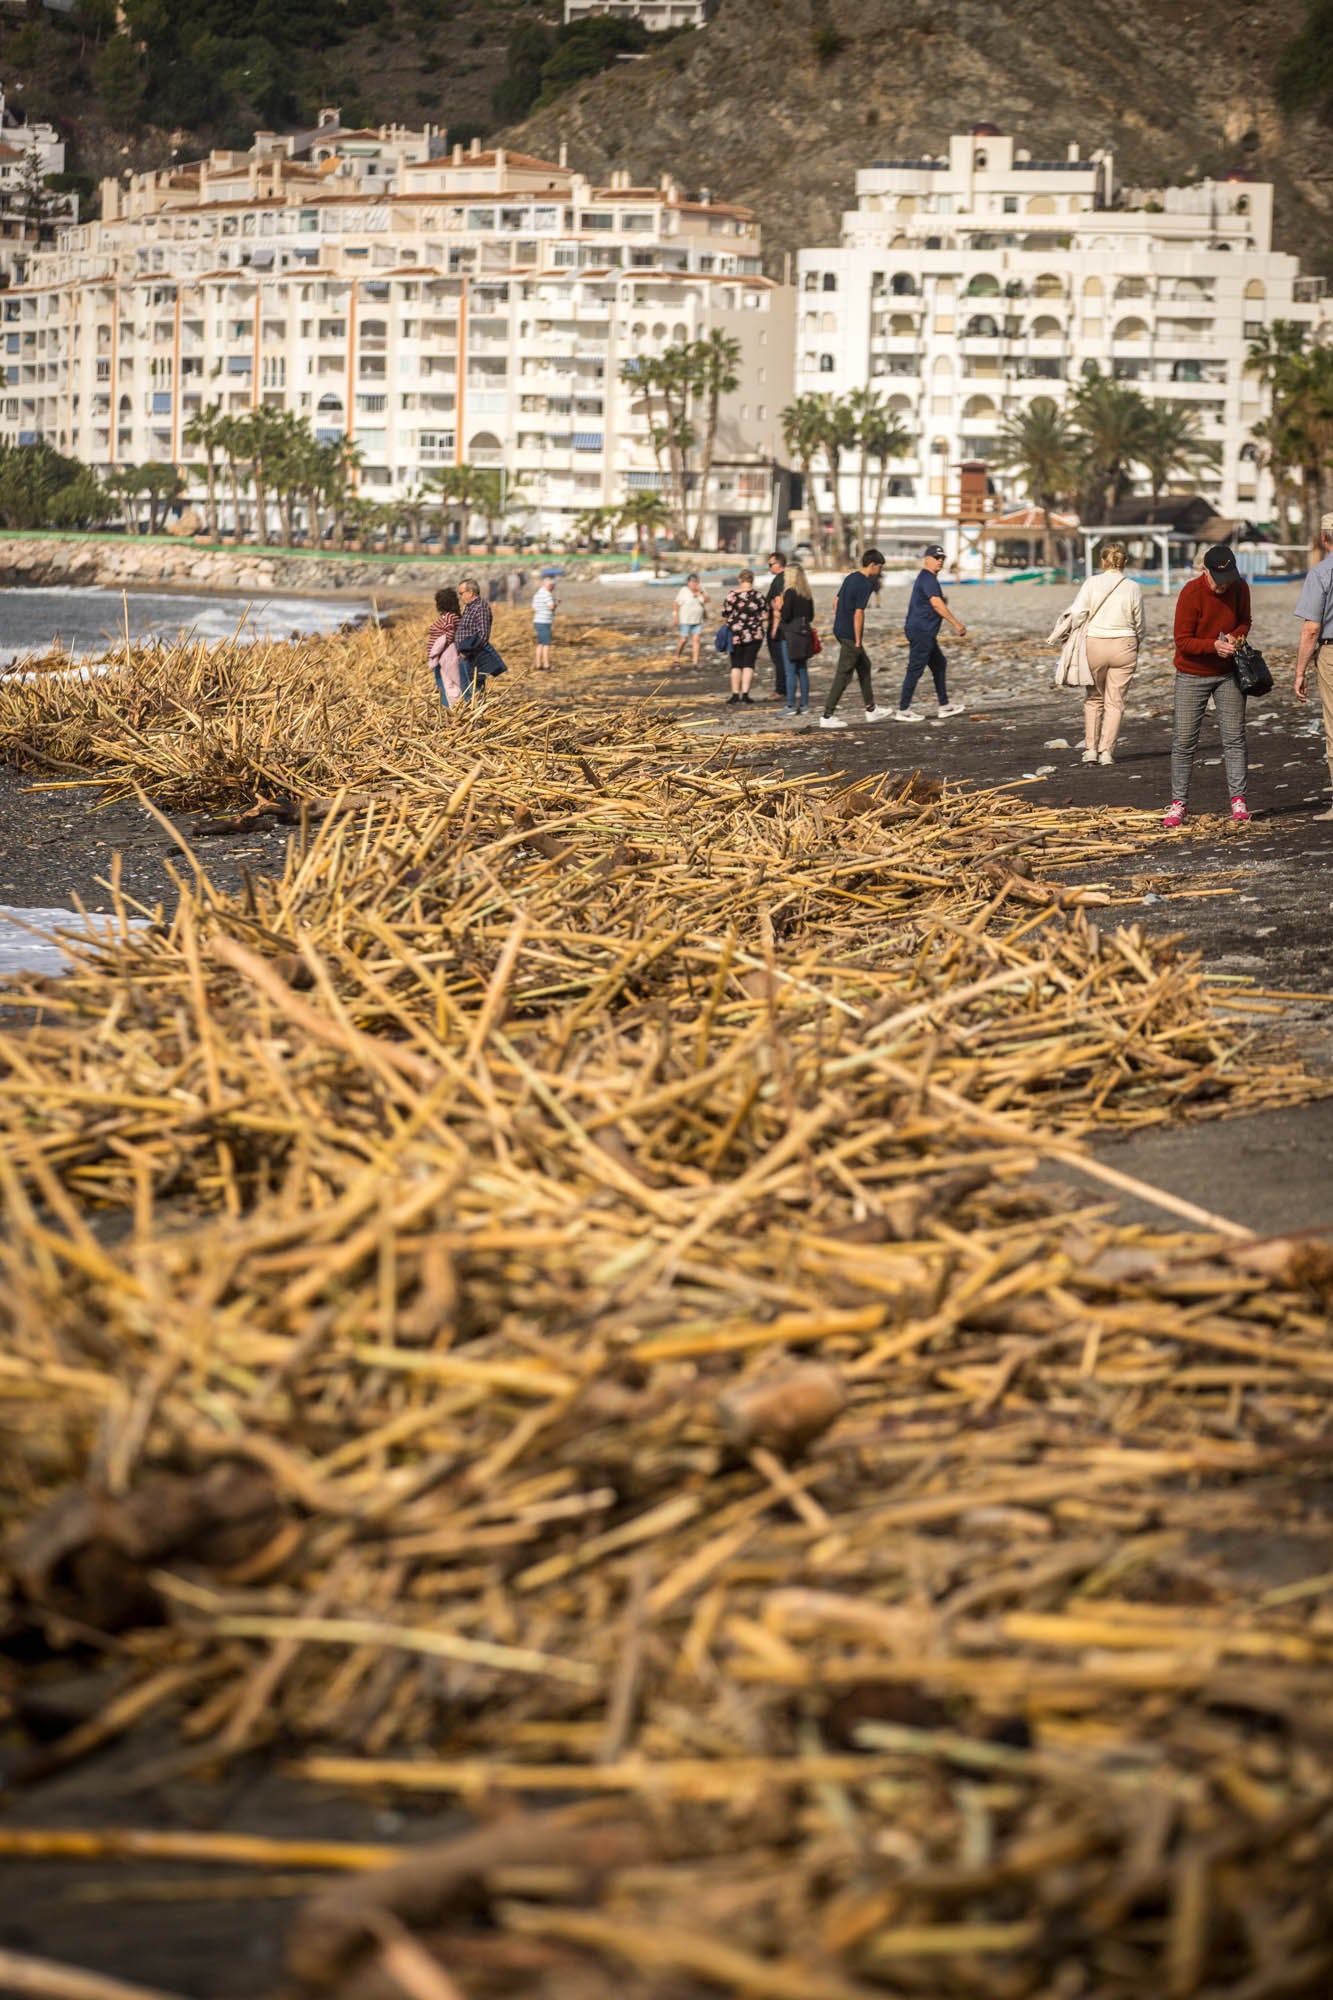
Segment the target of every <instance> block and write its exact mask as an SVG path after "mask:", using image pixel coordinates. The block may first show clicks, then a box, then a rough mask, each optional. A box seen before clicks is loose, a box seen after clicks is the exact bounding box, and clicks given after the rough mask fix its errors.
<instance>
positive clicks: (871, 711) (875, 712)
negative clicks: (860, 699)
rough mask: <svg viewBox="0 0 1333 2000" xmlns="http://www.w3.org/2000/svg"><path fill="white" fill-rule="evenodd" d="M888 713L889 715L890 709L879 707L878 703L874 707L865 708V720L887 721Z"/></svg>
mask: <svg viewBox="0 0 1333 2000" xmlns="http://www.w3.org/2000/svg"><path fill="white" fill-rule="evenodd" d="M889 715H890V710H888V709H887V708H880V707H879V706H878V705H876V706H875V707H874V708H868V709H867V710H866V721H867V722H887V721H888V719H889Z"/></svg>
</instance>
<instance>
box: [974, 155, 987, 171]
mask: <svg viewBox="0 0 1333 2000" xmlns="http://www.w3.org/2000/svg"><path fill="white" fill-rule="evenodd" d="M972 166H973V169H974V170H975V172H977V173H979V174H984V173H985V171H986V155H985V154H984V153H973V155H972Z"/></svg>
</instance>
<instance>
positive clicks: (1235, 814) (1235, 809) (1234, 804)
mask: <svg viewBox="0 0 1333 2000" xmlns="http://www.w3.org/2000/svg"><path fill="white" fill-rule="evenodd" d="M1173 810H1174V808H1173ZM1249 816H1250V809H1249V807H1248V806H1247V805H1246V803H1245V801H1244V799H1243V798H1242V797H1241V796H1240V793H1239V792H1237V794H1236V796H1235V798H1234V799H1233V800H1232V801H1231V817H1232V819H1248V818H1249Z"/></svg>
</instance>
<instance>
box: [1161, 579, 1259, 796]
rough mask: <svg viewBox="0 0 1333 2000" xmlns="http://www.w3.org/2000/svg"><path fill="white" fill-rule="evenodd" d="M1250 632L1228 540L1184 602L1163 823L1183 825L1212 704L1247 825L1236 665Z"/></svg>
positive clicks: (1245, 597) (1179, 608) (1179, 612)
mask: <svg viewBox="0 0 1333 2000" xmlns="http://www.w3.org/2000/svg"><path fill="white" fill-rule="evenodd" d="M1249 630H1250V586H1249V584H1248V583H1246V581H1245V579H1244V577H1243V576H1242V575H1241V573H1240V571H1239V570H1238V569H1237V567H1236V558H1235V556H1234V555H1233V554H1232V552H1231V550H1230V549H1229V548H1228V547H1227V545H1226V543H1225V542H1215V543H1214V544H1213V546H1212V547H1211V548H1210V549H1205V550H1204V552H1203V566H1202V568H1201V569H1200V571H1199V574H1198V575H1197V576H1192V577H1191V578H1190V580H1189V582H1188V583H1187V584H1186V585H1185V588H1184V589H1183V590H1182V591H1181V593H1180V596H1179V597H1178V598H1177V599H1176V619H1175V641H1176V698H1175V716H1174V727H1173V730H1172V735H1171V804H1170V806H1169V807H1168V808H1167V810H1166V813H1165V814H1164V815H1163V818H1162V825H1163V826H1165V827H1168V828H1171V827H1177V826H1183V825H1184V822H1185V814H1186V810H1187V807H1188V803H1189V789H1190V772H1191V770H1192V769H1193V766H1194V753H1195V751H1196V750H1197V749H1198V747H1199V732H1200V731H1201V729H1202V728H1203V718H1204V716H1205V714H1206V713H1207V711H1208V704H1209V702H1210V701H1211V702H1212V704H1213V706H1214V708H1215V709H1216V710H1217V727H1218V731H1219V733H1220V735H1221V738H1222V757H1223V761H1224V763H1225V764H1226V772H1227V792H1228V794H1229V796H1230V799H1231V817H1232V819H1235V820H1245V819H1248V818H1249V816H1250V809H1249V807H1248V806H1247V805H1246V803H1245V781H1246V775H1247V773H1246V748H1245V697H1244V695H1243V694H1242V693H1241V691H1240V682H1239V681H1238V680H1237V679H1236V669H1235V665H1234V661H1235V657H1236V648H1237V647H1238V646H1239V645H1240V644H1241V643H1242V641H1243V640H1244V639H1245V638H1246V637H1247V636H1248V634H1249Z"/></svg>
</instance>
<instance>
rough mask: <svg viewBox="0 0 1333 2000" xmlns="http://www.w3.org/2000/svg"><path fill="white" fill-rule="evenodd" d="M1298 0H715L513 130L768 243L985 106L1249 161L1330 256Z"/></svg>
mask: <svg viewBox="0 0 1333 2000" xmlns="http://www.w3.org/2000/svg"><path fill="white" fill-rule="evenodd" d="M1305 13H1306V8H1305V0H1266V4H1264V5H1263V6H1262V7H1260V5H1259V4H1258V0H1250V4H1244V0H1242V4H1240V5H1239V6H1234V7H1233V6H1229V5H1225V4H1222V0H1118V4H1117V5H1115V6H1114V7H1108V6H1103V5H1096V4H1091V5H1090V4H1088V0H780V4H779V0H721V4H720V6H719V8H718V11H717V14H716V15H715V17H714V18H713V20H712V21H711V22H710V23H709V25H708V26H707V27H706V28H704V29H702V30H701V31H700V32H699V33H698V34H695V35H690V36H687V37H685V38H683V39H682V40H681V41H680V42H677V43H674V44H672V45H671V46H670V47H668V48H666V49H664V50H661V51H659V52H656V53H654V54H653V55H651V56H648V57H647V58H645V59H644V60H643V61H641V62H634V63H627V64H623V65H621V66H619V67H618V68H617V69H615V70H614V71H612V72H610V73H609V74H607V75H604V76H601V77H599V78H597V79H596V80H595V81H593V82H591V83H585V84H582V85H580V86H578V87H577V88H576V89H575V90H574V91H572V92H571V93H570V94H569V95H568V96H566V97H564V98H562V99H561V100H560V102H559V103H558V104H555V105H552V106H549V107H548V108H546V109H544V110H542V111H540V112H539V113H537V114H536V115H535V116H533V117H531V118H528V119H526V120H524V121H523V122H522V123H521V124H519V125H517V126H515V127H513V128H512V129H511V131H510V132H509V134H508V135H507V136H508V138H509V140H510V141H512V143H514V144H515V145H518V146H521V147H523V148H524V149H525V150H528V151H531V152H535V153H545V154H550V153H551V152H552V150H553V149H554V148H555V147H556V146H557V145H558V144H559V142H560V141H561V140H562V139H564V140H566V141H567V142H568V144H569V149H570V161H571V164H573V165H575V166H578V167H581V168H583V169H585V170H587V171H589V172H592V173H594V174H598V175H601V174H603V173H605V172H606V171H607V170H608V169H609V168H611V167H612V166H618V167H621V166H628V167H629V168H630V169H631V171H632V172H633V173H634V174H635V176H636V178H644V177H655V176H656V175H657V174H659V173H661V172H662V171H664V170H670V171H671V172H673V173H675V174H676V175H677V176H678V177H679V178H680V179H681V180H682V181H684V182H685V183H686V184H687V185H690V186H695V187H697V186H698V185H699V184H700V183H704V184H707V185H709V186H711V187H712V188H713V190H714V191H715V192H716V193H717V194H718V195H719V196H725V197H726V198H727V199H730V200H735V201H744V202H749V203H751V204H752V205H753V206H754V207H755V208H756V209H757V210H758V211H759V214H760V217H761V219H762V221H763V225H764V234H765V243H766V245H768V246H769V248H770V250H771V251H774V252H780V251H783V250H794V249H796V248H797V247H798V246H799V245H801V244H814V243H820V242H829V241H834V240H836V237H837V232H838V226H839V218H840V215H841V212H842V210H843V209H844V208H847V207H850V206H851V205H852V202H853V199H854V195H853V185H854V177H855V173H856V169H857V168H858V167H859V166H864V165H868V164H869V163H870V162H871V161H872V160H875V159H887V158H901V157H908V156H910V157H913V158H916V157H919V156H920V155H921V154H922V153H923V152H929V153H938V152H941V151H943V150H944V148H945V146H946V144H947V141H948V136H949V134H950V133H951V132H959V131H966V129H967V128H968V126H970V125H971V124H973V123H976V122H980V121H990V122H991V123H993V124H996V125H998V126H1000V127H1001V128H1002V129H1003V130H1005V131H1011V132H1013V133H1015V134H1016V135H1018V136H1019V138H1020V141H1021V143H1022V144H1023V145H1025V146H1028V147H1029V148H1030V149H1031V150H1032V152H1033V153H1034V155H1035V156H1037V157H1039V158H1040V157H1047V158H1055V159H1059V158H1063V157H1064V153H1065V149H1066V146H1067V145H1068V144H1069V143H1070V142H1071V141H1075V140H1076V141H1077V142H1078V144H1079V146H1080V148H1081V149H1082V151H1083V152H1084V153H1087V152H1089V151H1091V150H1092V149H1093V148H1094V147H1097V146H1105V145H1111V146H1113V147H1114V149H1115V152H1116V155H1117V164H1118V169H1119V171H1120V173H1121V175H1122V177H1123V178H1125V179H1129V180H1136V181H1144V182H1147V183H1149V184H1151V183H1153V182H1156V181H1160V180H1164V179H1170V180H1174V181H1189V180H1193V179H1197V178H1198V177H1200V176H1201V175H1203V174H1206V173H1209V172H1217V171H1222V170H1225V169H1228V168H1234V167H1247V168H1250V169H1251V170H1253V172H1254V173H1255V174H1256V175H1258V176H1259V177H1260V178H1263V179H1269V180H1273V181H1274V182H1276V184H1277V188H1278V231H1279V239H1280V244H1281V247H1282V248H1285V249H1289V250H1293V251H1297V252H1299V253H1300V254H1301V255H1302V256H1303V257H1305V258H1306V259H1307V263H1308V266H1309V267H1310V268H1316V269H1318V268H1333V227H1331V221H1333V174H1331V173H1330V169H1329V165H1328V156H1329V135H1328V130H1327V127H1325V126H1323V125H1322V124H1320V123H1319V122H1318V120H1317V119H1316V118H1314V117H1313V116H1308V115H1307V116H1302V117H1298V118H1296V117H1289V116H1286V115H1284V114H1283V112H1282V111H1281V110H1280V109H1279V106H1278V101H1277V97H1276V95H1275V81H1274V79H1275V71H1276V69H1277V65H1278V62H1279V59H1280V56H1281V51H1282V49H1283V47H1284V45H1285V44H1286V43H1287V42H1288V40H1289V39H1290V38H1291V37H1292V36H1293V35H1294V34H1295V33H1296V32H1297V31H1298V30H1299V29H1300V28H1301V26H1302V24H1303V22H1304V20H1305Z"/></svg>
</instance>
